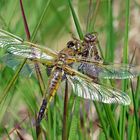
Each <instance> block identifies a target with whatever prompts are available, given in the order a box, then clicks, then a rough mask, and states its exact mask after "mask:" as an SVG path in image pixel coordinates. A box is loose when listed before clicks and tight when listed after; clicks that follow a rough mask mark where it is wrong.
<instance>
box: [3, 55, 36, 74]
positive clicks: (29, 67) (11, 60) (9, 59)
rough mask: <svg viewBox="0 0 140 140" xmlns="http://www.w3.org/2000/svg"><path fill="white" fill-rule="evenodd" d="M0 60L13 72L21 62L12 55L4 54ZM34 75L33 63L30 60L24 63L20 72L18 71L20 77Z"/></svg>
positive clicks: (20, 59)
mask: <svg viewBox="0 0 140 140" xmlns="http://www.w3.org/2000/svg"><path fill="white" fill-rule="evenodd" d="M0 60H1V61H2V62H3V63H4V64H5V65H7V66H8V67H10V68H12V69H13V70H14V71H16V70H17V68H18V67H19V65H20V64H21V63H22V62H23V59H22V58H18V59H17V57H15V56H14V55H12V54H6V55H5V56H3V57H0ZM34 73H35V65H34V63H33V62H32V63H31V61H30V60H28V61H26V64H24V66H23V67H22V70H21V71H20V75H22V76H26V77H31V76H32V74H34Z"/></svg>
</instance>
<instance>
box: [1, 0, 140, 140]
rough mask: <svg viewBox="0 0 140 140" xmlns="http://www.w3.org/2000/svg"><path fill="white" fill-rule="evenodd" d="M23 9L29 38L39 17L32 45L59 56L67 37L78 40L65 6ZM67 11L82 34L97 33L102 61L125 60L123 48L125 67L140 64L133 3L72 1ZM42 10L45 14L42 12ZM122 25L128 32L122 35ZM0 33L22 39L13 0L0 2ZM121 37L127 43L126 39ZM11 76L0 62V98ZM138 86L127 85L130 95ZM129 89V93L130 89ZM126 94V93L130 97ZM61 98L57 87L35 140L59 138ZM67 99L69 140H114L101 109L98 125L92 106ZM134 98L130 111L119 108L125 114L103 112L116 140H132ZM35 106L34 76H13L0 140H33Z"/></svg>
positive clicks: (139, 9) (36, 4) (39, 4)
mask: <svg viewBox="0 0 140 140" xmlns="http://www.w3.org/2000/svg"><path fill="white" fill-rule="evenodd" d="M47 4H48V5H47ZM127 4H128V5H127ZM46 5H47V6H46ZM23 7H24V11H25V15H26V19H27V23H28V26H29V31H30V34H31V38H32V35H33V33H34V31H35V30H36V29H37V25H38V24H39V21H40V18H41V17H43V20H42V21H41V23H40V25H39V28H38V30H37V34H36V35H35V39H34V41H33V42H34V43H37V44H40V45H44V47H48V48H51V49H52V50H55V51H59V50H61V49H62V48H64V47H65V46H66V43H67V42H68V41H69V40H71V39H72V34H73V35H74V36H75V37H76V38H78V39H79V36H78V33H77V28H76V26H75V23H74V19H73V16H72V13H71V9H70V5H69V2H68V0H57V1H56V0H51V1H49V0H47V1H46V0H24V1H23ZM72 7H73V8H74V11H75V13H76V15H77V18H78V21H79V23H80V26H81V29H82V32H83V34H86V33H89V32H97V36H98V40H99V44H100V47H101V50H102V52H103V56H104V59H105V61H108V62H118V63H121V62H123V57H124V54H125V53H124V52H123V49H124V47H125V46H128V63H131V62H132V63H133V64H140V61H139V60H140V55H139V54H140V40H139V38H140V37H139V33H140V18H139V17H140V1H139V0H133V1H130V0H125V1H122V0H117V1H115V0H74V1H72ZM45 8H46V10H44V9H45ZM127 15H128V16H129V18H128V19H127V18H126V17H127ZM127 25H128V30H126V26H127ZM0 28H1V29H3V30H6V31H8V32H11V33H12V34H14V35H17V36H19V37H21V38H23V39H25V40H26V39H27V37H26V32H25V28H24V22H23V17H22V12H21V8H20V1H19V0H9V1H5V0H0ZM127 32H128V39H126V38H127ZM127 40H128V41H127ZM126 53H127V52H126ZM4 55H5V54H4V51H3V50H0V56H1V57H3V56H4ZM14 73H15V71H13V70H12V69H11V68H9V67H7V66H6V65H5V63H3V61H1V63H0V96H2V94H3V91H4V89H5V88H6V86H7V85H8V83H9V81H10V80H11V79H12V77H13V75H14ZM43 79H44V83H46V85H47V79H48V77H47V75H46V73H45V72H44V71H43ZM138 80H139V79H134V80H133V87H134V93H135V92H138V91H139V90H140V88H139V87H140V85H139V82H138V83H137V81H138ZM113 85H114V86H115V87H117V88H119V89H121V88H122V86H121V81H118V80H117V81H113ZM128 86H130V84H128ZM130 89H131V90H132V87H131V86H130ZM131 90H129V91H128V92H129V93H130V92H131ZM60 93H61V94H60ZM62 93H64V84H62V86H61V87H60V89H59V91H58V94H57V96H56V98H55V101H54V102H53V103H52V104H51V106H50V110H49V122H48V123H47V122H46V121H45V119H44V120H43V122H42V131H43V134H42V135H43V136H42V138H41V139H45V138H44V137H45V136H46V135H47V136H48V137H47V138H46V139H50V140H53V139H56V140H59V139H61V138H62V128H63V123H62V122H63V106H64V94H62ZM70 93H71V92H70ZM70 93H69V107H68V108H69V109H68V112H69V113H68V116H69V117H68V126H67V129H68V132H67V133H68V134H67V135H68V136H69V139H73V138H74V139H75V140H76V139H80V140H86V139H91V140H104V139H109V140H111V139H112V140H113V139H115V138H114V132H115V131H114V132H113V130H112V129H111V127H110V125H109V123H108V120H107V117H108V116H107V115H106V110H104V106H103V105H102V104H98V106H99V108H100V109H101V111H102V113H103V114H102V117H103V118H102V119H101V116H99V112H98V110H97V107H95V106H94V104H93V102H92V101H87V100H84V99H81V98H80V99H79V98H78V101H77V97H75V96H74V95H73V94H70ZM130 97H131V99H132V97H133V96H132V94H131V93H130ZM135 97H136V98H137V99H136V101H135V102H136V108H135V107H134V104H133V102H132V103H131V105H130V106H129V107H127V108H125V114H124V112H123V111H124V110H123V109H122V107H121V106H115V105H113V106H111V107H109V108H110V110H111V111H112V112H111V113H112V117H113V118H114V122H115V125H116V129H117V130H118V134H119V136H120V139H121V140H136V139H138V133H137V130H138V129H139V123H138V121H139V119H140V110H139V97H140V96H139V95H135ZM79 100H80V101H79ZM41 101H42V95H41V92H40V88H39V85H38V81H37V78H36V76H32V77H31V78H28V76H27V77H26V76H22V75H21V76H19V77H18V79H17V81H16V82H15V83H14V84H13V86H12V88H11V89H10V90H9V91H8V92H7V94H6V98H5V99H4V100H3V102H2V103H1V104H0V114H1V115H0V138H1V139H10V138H11V139H12V140H17V139H20V136H19V135H21V136H22V137H23V138H24V139H25V140H33V139H37V138H36V131H35V126H34V122H35V118H36V115H37V112H38V110H39V107H40V105H41ZM76 102H79V104H80V107H79V109H78V111H75V110H74V108H75V106H76ZM81 108H82V109H81ZM135 109H136V110H135ZM134 110H135V111H134ZM75 112H76V113H75ZM74 113H75V115H77V114H78V117H77V119H76V118H74V120H73V116H74V115H73V114H74ZM101 120H103V122H102V121H101ZM135 120H137V122H136V121H135ZM123 121H124V124H123ZM103 123H104V125H105V126H106V132H105V130H104V128H103V126H102V125H103ZM121 125H123V129H121ZM121 131H124V133H121ZM116 139H117V138H116Z"/></svg>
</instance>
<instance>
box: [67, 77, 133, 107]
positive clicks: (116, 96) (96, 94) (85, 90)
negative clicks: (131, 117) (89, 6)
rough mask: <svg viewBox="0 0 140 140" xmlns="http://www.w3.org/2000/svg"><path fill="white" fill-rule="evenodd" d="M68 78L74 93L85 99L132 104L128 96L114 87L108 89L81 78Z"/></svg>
mask: <svg viewBox="0 0 140 140" xmlns="http://www.w3.org/2000/svg"><path fill="white" fill-rule="evenodd" d="M67 78H68V80H69V82H70V83H71V85H72V89H73V91H74V93H75V94H76V95H78V96H80V97H83V98H85V99H90V100H95V101H99V102H103V103H109V104H111V103H118V104H123V105H129V104H130V102H131V101H130V98H129V96H128V95H127V94H125V93H124V92H122V91H120V90H117V89H114V88H113V87H111V88H108V87H107V86H103V85H99V84H96V83H93V82H89V81H87V80H85V79H84V78H81V77H79V76H69V75H67Z"/></svg>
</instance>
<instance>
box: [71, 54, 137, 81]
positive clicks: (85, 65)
mask: <svg viewBox="0 0 140 140" xmlns="http://www.w3.org/2000/svg"><path fill="white" fill-rule="evenodd" d="M68 59H70V60H72V61H73V62H74V65H73V67H74V68H75V69H78V70H79V71H81V72H82V73H83V74H86V75H88V76H90V77H99V78H105V79H127V78H134V77H136V76H138V75H140V65H131V64H119V63H103V62H99V61H94V60H92V58H91V59H89V58H80V57H71V56H69V57H68Z"/></svg>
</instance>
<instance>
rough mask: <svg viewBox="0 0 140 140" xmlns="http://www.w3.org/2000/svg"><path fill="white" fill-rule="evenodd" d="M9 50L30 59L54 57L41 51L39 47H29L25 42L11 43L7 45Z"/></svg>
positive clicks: (51, 59) (50, 59)
mask: <svg viewBox="0 0 140 140" xmlns="http://www.w3.org/2000/svg"><path fill="white" fill-rule="evenodd" d="M7 52H8V53H11V54H14V55H16V56H20V57H24V58H29V59H38V60H42V61H43V60H44V61H45V60H47V61H53V60H54V57H53V56H51V55H48V54H46V53H44V52H43V51H41V50H40V49H38V48H33V47H29V46H27V45H24V44H11V45H8V46H7Z"/></svg>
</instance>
